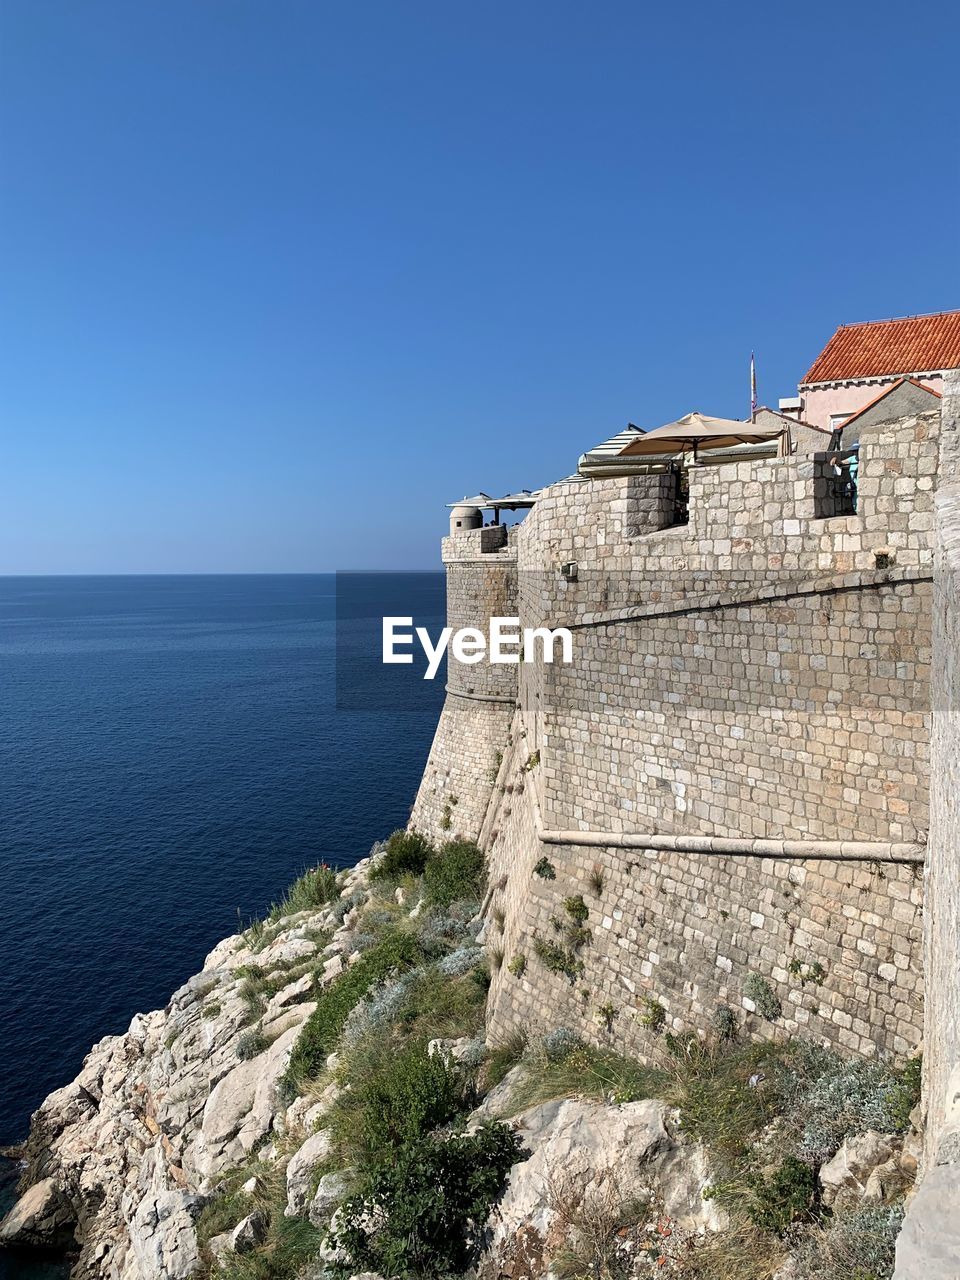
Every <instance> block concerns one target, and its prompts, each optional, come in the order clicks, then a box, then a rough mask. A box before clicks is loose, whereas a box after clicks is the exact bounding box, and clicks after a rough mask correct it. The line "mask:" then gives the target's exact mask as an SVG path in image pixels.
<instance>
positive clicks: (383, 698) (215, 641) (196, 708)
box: [0, 573, 444, 1277]
mask: <svg viewBox="0 0 960 1280" xmlns="http://www.w3.org/2000/svg"><path fill="white" fill-rule="evenodd" d="M399 581H400V585H399V586H398V576H397V575H384V576H383V578H382V579H381V578H380V577H379V575H378V576H376V577H374V576H371V575H364V577H363V579H362V582H363V586H364V594H365V596H366V597H367V598H368V600H369V604H370V608H369V610H368V612H370V613H376V612H377V611H378V609H379V606H380V600H381V596H382V597H383V599H384V600H389V607H384V608H383V609H382V610H380V612H383V613H387V612H405V613H414V614H416V615H417V621H418V623H419V622H420V621H421V620H423V621H424V622H425V623H426V624H427V625H429V626H430V628H431V631H432V630H433V629H434V627H435V625H437V624H439V622H440V619H441V616H442V613H443V608H444V604H443V576H442V574H439V573H437V574H418V575H403V576H402V579H401V580H399ZM398 595H402V596H403V597H404V598H405V599H407V600H410V601H412V602H413V603H410V604H408V606H407V607H405V608H402V609H401V608H399V607H398V604H399V601H398ZM356 612H357V610H355V609H354V610H351V613H356ZM359 612H361V613H362V612H364V611H363V610H359ZM377 626H379V620H377ZM336 633H337V628H336V626H335V616H334V578H333V576H332V575H317V576H291V577H287V576H277V577H271V576H268V577H260V576H257V577H243V576H229V577H181V578H177V577H149V578H32V579H31V578H12V579H11V578H7V579H0V938H2V943H3V954H4V969H5V972H4V979H3V982H2V984H0V1035H2V1043H3V1049H4V1069H3V1070H2V1071H0V1143H9V1142H14V1141H17V1140H18V1139H20V1138H22V1137H23V1136H24V1134H25V1132H26V1128H27V1124H28V1120H29V1116H30V1113H31V1111H32V1110H33V1109H34V1108H35V1107H36V1106H37V1104H38V1103H39V1102H40V1101H41V1099H42V1098H43V1097H44V1095H45V1094H46V1093H47V1092H49V1090H51V1089H53V1088H56V1087H58V1086H59V1085H62V1084H64V1083H66V1082H67V1081H68V1080H70V1079H71V1078H72V1077H73V1075H74V1074H75V1073H76V1071H77V1069H78V1068H79V1066H80V1063H81V1060H82V1058H83V1055H84V1054H85V1052H86V1051H87V1050H88V1048H89V1047H90V1045H91V1044H92V1043H93V1042H94V1041H96V1040H98V1039H99V1038H100V1037H101V1036H103V1035H106V1034H108V1033H112V1032H119V1031H123V1030H124V1029H125V1028H126V1026H127V1025H128V1023H129V1021H130V1018H131V1017H132V1015H133V1014H134V1013H136V1012H137V1011H138V1010H146V1009H153V1008H157V1007H159V1006H162V1005H164V1004H165V1003H166V1001H167V999H168V998H169V996H170V994H171V992H172V991H173V990H174V989H175V988H176V987H177V986H178V985H179V984H180V983H181V982H183V981H184V980H185V979H186V978H187V977H188V976H189V975H190V974H192V973H194V972H196V970H197V969H198V967H199V965H200V963H201V961H202V959H203V956H204V954H205V953H206V952H207V951H208V950H209V949H210V948H211V947H212V946H213V945H214V943H216V942H217V941H218V940H219V939H220V938H222V937H223V936H224V935H226V934H228V933H231V932H233V931H234V930H235V929H236V928H237V921H238V916H239V917H240V918H241V919H243V920H244V921H246V920H248V919H249V918H251V917H252V916H254V915H257V914H261V913H262V912H263V911H264V910H265V909H266V908H267V907H268V905H269V904H270V902H271V901H272V900H273V899H275V898H276V897H278V896H279V895H280V893H281V892H282V890H283V889H284V888H285V886H286V885H287V884H288V883H289V882H290V881H291V880H292V879H293V878H294V877H295V876H297V875H298V874H299V872H300V871H301V870H302V869H303V868H304V867H305V866H306V865H308V864H310V863H313V862H316V861H317V860H319V859H326V860H328V861H330V862H333V863H336V864H341V865H345V864H351V863H353V862H354V861H356V859H357V858H359V857H362V856H364V855H365V854H366V853H367V852H368V850H369V848H370V845H371V843H372V842H373V841H374V840H375V839H378V838H380V837H382V836H383V835H384V834H387V833H389V832H390V831H391V830H393V829H394V828H395V827H397V826H398V825H401V824H402V823H404V822H405V821H406V819H407V816H408V814H409V810H410V805H411V803H412V801H413V797H414V794H415V792H416V787H417V783H418V781H419V777H420V773H421V770H422V768H423V765H424V762H425V760H426V756H427V752H428V750H429V747H430V741H431V738H432V735H433V731H434V728H435V726H436V720H437V716H438V714H439V710H440V705H441V702H442V699H443V681H442V679H441V678H438V679H437V680H435V681H433V682H425V681H422V680H418V682H417V686H416V690H415V691H413V686H412V685H410V684H409V683H408V684H407V686H406V688H407V690H408V693H407V694H406V696H405V698H403V699H399V700H398V699H396V698H395V697H394V691H395V690H396V689H397V688H398V687H399V686H398V685H397V684H396V681H397V679H399V678H403V677H404V676H405V675H407V676H408V675H409V673H408V672H405V670H404V669H403V668H399V667H389V668H384V667H383V666H381V664H380V663H379V661H378V660H377V655H378V650H377V651H376V653H375V654H374V655H373V656H370V657H369V658H368V657H367V649H368V648H369V646H370V645H371V644H372V643H374V642H376V643H379V641H378V638H377V637H376V636H375V635H374V634H373V629H372V626H371V627H368V628H364V627H363V626H360V627H357V625H356V624H355V621H351V624H350V625H349V626H346V627H344V626H341V628H340V643H341V645H343V644H348V645H351V646H352V647H353V652H352V653H351V654H350V655H349V656H350V657H351V658H352V659H354V660H355V659H356V658H357V651H358V650H360V649H362V653H361V654H360V657H361V661H360V662H359V663H358V662H357V661H352V663H351V670H352V671H353V672H356V670H361V671H364V672H366V675H365V676H364V679H365V680H367V681H368V682H369V689H370V690H371V697H370V698H369V704H370V706H371V707H372V708H373V709H371V710H363V711H338V710H337V709H336V706H335V684H334V659H335V639H336ZM354 678H355V677H354ZM378 682H379V683H378ZM411 698H412V699H413V700H412V701H411ZM410 705H414V706H416V707H418V708H420V709H419V710H415V711H405V710H403V711H398V710H396V707H397V706H410ZM15 1266H16V1264H15V1263H12V1262H11V1260H10V1259H9V1257H7V1258H6V1260H4V1255H2V1254H0V1274H2V1275H5V1276H9V1277H12V1276H15V1275H16V1276H26V1275H28V1274H29V1275H31V1276H33V1277H37V1276H39V1274H40V1272H39V1271H37V1270H36V1269H31V1270H29V1272H28V1270H26V1269H19V1270H14V1269H12V1268H13V1267H15Z"/></svg>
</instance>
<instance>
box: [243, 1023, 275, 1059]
mask: <svg viewBox="0 0 960 1280" xmlns="http://www.w3.org/2000/svg"><path fill="white" fill-rule="evenodd" d="M269 1048H270V1041H269V1040H268V1039H267V1037H266V1036H265V1035H264V1034H263V1031H262V1030H261V1029H260V1028H259V1027H256V1028H255V1029H254V1030H253V1031H245V1032H244V1033H243V1035H242V1036H241V1037H240V1038H239V1040H238V1041H237V1057H238V1058H239V1059H240V1060H241V1061H242V1062H246V1061H248V1060H249V1059H250V1058H256V1057H257V1056H258V1055H259V1054H261V1053H263V1051H264V1050H265V1049H269Z"/></svg>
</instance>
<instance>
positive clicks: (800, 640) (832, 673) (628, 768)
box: [415, 414, 939, 1054]
mask: <svg viewBox="0 0 960 1280" xmlns="http://www.w3.org/2000/svg"><path fill="white" fill-rule="evenodd" d="M938 428H939V415H938V414H928V415H926V416H922V417H914V418H911V419H907V420H904V421H901V422H898V423H896V424H894V425H893V426H892V427H891V428H890V429H889V430H886V429H885V430H877V431H875V432H874V433H872V434H871V438H870V439H869V440H867V441H865V442H864V445H863V449H862V458H861V468H860V502H859V510H858V513H857V515H855V516H848V517H840V518H833V519H822V518H818V517H817V509H818V501H817V499H818V489H817V486H818V482H819V479H820V469H819V468H818V465H817V460H816V459H815V458H811V457H803V456H800V455H794V456H792V457H789V458H776V459H769V460H761V461H757V460H753V461H749V462H746V461H745V462H740V463H736V464H732V465H729V466H724V467H722V468H702V469H695V470H693V471H692V472H691V473H690V477H689V478H690V503H689V523H688V524H687V525H686V526H682V527H665V525H666V524H667V523H668V518H669V516H670V511H669V500H670V496H671V495H670V493H669V492H668V489H667V484H668V480H669V478H665V477H663V476H643V477H637V476H632V477H625V478H618V479H611V480H601V481H593V482H588V483H577V482H568V483H564V484H560V485H556V486H553V487H552V488H550V489H548V490H547V491H545V493H544V494H543V495H542V496H541V498H540V499H539V501H538V502H537V505H536V506H535V508H534V509H533V510H532V512H531V513H530V515H529V516H528V517H527V519H526V520H525V521H524V523H523V524H522V525H520V526H519V528H518V530H517V531H515V533H514V532H512V533H511V541H510V544H509V546H508V548H506V549H505V551H498V552H495V553H493V554H494V555H496V556H503V557H504V561H505V562H506V560H507V558H508V557H509V555H510V553H514V554H515V556H516V565H515V570H514V568H513V566H512V565H511V567H510V569H509V573H511V574H513V573H514V572H515V578H511V579H510V582H511V584H512V589H514V590H515V592H516V595H515V599H516V601H517V610H516V611H517V612H518V613H519V616H520V619H521V623H522V625H525V626H535V625H548V626H551V627H554V626H568V627H570V628H571V630H572V631H573V632H574V665H573V666H572V667H563V666H557V665H555V666H539V667H522V668H520V671H519V687H518V688H517V689H516V692H515V694H514V698H515V704H514V703H511V702H510V701H508V695H498V696H503V698H504V700H503V701H502V702H498V703H495V704H491V703H482V702H479V701H478V700H477V698H476V691H478V690H479V691H480V692H481V694H483V693H485V692H486V691H487V690H489V689H493V688H494V687H495V686H494V685H493V684H490V685H487V684H485V683H483V682H482V681H483V679H485V677H483V678H481V676H480V675H479V673H478V672H477V670H476V668H473V669H472V670H471V672H470V674H469V676H465V675H464V674H463V673H461V674H460V675H459V676H457V677H456V678H455V679H456V682H457V687H458V688H459V689H460V690H461V691H463V692H466V690H467V688H468V687H469V688H471V689H473V690H474V700H473V702H472V703H470V702H469V700H468V699H466V698H451V699H450V700H449V702H448V708H447V710H446V711H445V712H444V721H446V722H447V723H444V721H442V722H441V729H440V730H439V731H438V742H437V744H435V749H434V753H433V755H432V756H431V766H430V768H428V776H427V778H425V782H424V787H423V788H421V796H420V798H418V814H415V819H417V818H418V815H419V818H420V820H421V821H422V823H423V824H429V823H432V824H435V823H436V822H437V820H438V818H437V814H438V804H439V803H440V801H441V800H442V797H443V794H444V789H445V787H446V786H447V785H448V777H449V776H452V774H447V775H444V774H443V772H442V771H443V770H444V769H446V770H448V771H449V770H453V771H456V770H459V774H458V779H459V782H458V785H460V786H461V787H462V788H463V789H464V790H466V789H467V788H470V787H471V779H472V780H473V783H472V790H471V792H470V796H469V800H468V801H467V807H466V808H464V809H462V810H461V808H460V806H461V805H462V804H464V794H463V793H462V792H457V793H456V794H457V795H458V805H457V806H456V811H457V816H458V818H459V816H460V814H461V813H462V814H464V815H466V814H468V813H469V815H470V817H471V829H472V827H473V826H476V827H477V829H479V830H480V832H481V834H480V839H481V843H482V844H483V846H484V848H485V849H486V850H487V851H488V854H489V858H490V864H491V880H492V884H493V885H494V890H493V893H492V899H491V903H490V909H489V912H488V930H489V934H488V940H490V941H491V943H492V954H493V955H494V957H495V960H496V959H498V958H502V963H501V965H500V968H499V969H498V971H497V973H496V974H495V977H494V981H493V984H492V987H491V997H490V1004H489V1019H490V1031H491V1034H492V1035H493V1036H494V1038H499V1037H502V1036H504V1035H506V1034H509V1033H511V1032H513V1031H520V1030H523V1031H527V1032H530V1031H545V1030H548V1029H550V1028H551V1027H555V1026H557V1025H560V1024H565V1025H569V1026H573V1027H576V1028H577V1029H578V1030H579V1031H580V1032H581V1033H582V1034H585V1035H589V1036H590V1037H592V1038H593V1039H595V1040H597V1041H599V1042H606V1043H612V1044H616V1045H619V1046H620V1047H630V1048H633V1049H636V1050H637V1051H640V1052H646V1051H649V1050H650V1048H651V1046H652V1042H653V1041H652V1034H651V1029H650V1028H649V1027H647V1026H645V1025H644V1019H645V1018H647V1020H649V1015H650V1011H651V1009H652V1008H653V1007H654V1006H655V1007H656V1008H658V1009H659V1008H660V1007H662V1009H663V1010H664V1017H665V1018H666V1020H667V1025H669V1026H673V1027H675V1028H678V1029H679V1028H688V1029H697V1030H702V1029H705V1028H707V1027H709V1026H710V1024H711V1022H712V1020H713V1018H714V1017H715V1014H716V1010H717V1008H718V1007H719V1006H726V1007H729V1008H730V1009H731V1010H732V1011H733V1016H735V1017H736V1018H737V1019H738V1020H741V1021H743V1022H744V1023H745V1025H746V1027H747V1029H748V1030H751V1031H754V1030H760V1029H761V1028H763V1029H764V1030H766V1031H769V1030H770V1029H771V1027H774V1028H776V1029H779V1031H781V1032H782V1033H793V1032H802V1033H803V1034H806V1035H811V1036H814V1037H816V1038H818V1039H821V1040H823V1041H825V1042H829V1043H832V1044H835V1045H837V1046H839V1047H841V1048H845V1049H849V1050H851V1051H857V1052H863V1053H869V1052H873V1051H876V1050H877V1049H881V1050H884V1051H890V1052H894V1053H898V1054H903V1053H908V1052H910V1051H912V1050H913V1049H914V1048H915V1047H916V1045H917V1043H918V1041H919V1038H920V1034H921V1019H922V998H921V997H922V992H921V987H922V980H921V951H922V941H921V922H920V912H921V906H922V903H921V898H922V882H921V879H920V868H921V865H922V857H923V855H922V847H921V842H922V840H923V837H924V835H925V832H926V828H927V822H928V786H929V761H928V747H929V737H930V714H929V705H930V695H929V680H930V611H931V606H930V598H931V579H932V573H933V567H932V566H933V503H934V488H935V485H936V472H937V438H938ZM469 537H470V535H468V538H469ZM488 555H489V553H488ZM445 559H446V560H447V563H448V567H449V569H450V572H451V582H452V583H453V585H454V598H455V599H456V598H458V597H459V598H460V599H461V601H462V604H461V605H460V606H457V609H458V610H459V613H460V615H462V616H464V617H466V616H467V615H469V613H470V611H471V610H476V609H477V608H478V601H479V600H480V598H481V597H482V596H483V595H484V592H486V593H487V597H489V596H490V593H491V592H493V595H494V596H496V593H497V591H498V590H500V589H501V587H498V586H494V585H493V583H494V578H493V577H489V578H484V579H481V583H486V584H487V585H486V586H485V587H481V588H477V587H476V586H474V587H472V588H467V587H465V586H464V585H463V584H465V583H466V581H467V579H466V578H465V577H464V578H461V576H460V575H461V573H463V572H464V571H465V570H466V569H470V571H471V572H473V571H474V568H475V562H476V561H478V560H481V559H485V572H486V573H487V574H492V573H493V574H495V572H496V571H497V567H496V566H492V561H491V560H490V559H486V558H484V557H483V556H482V553H480V552H478V551H477V549H476V548H474V547H473V545H472V543H470V544H468V542H467V541H461V540H460V536H459V535H458V538H457V539H448V540H447V541H446V542H445ZM571 563H573V564H574V565H575V571H574V572H571V571H570V570H569V568H567V569H564V568H563V566H569V565H570V564H571ZM500 572H503V570H502V569H501V570H500ZM503 581H505V580H504V579H501V580H500V583H501V586H502V583H503ZM509 589H510V588H508V594H509ZM497 598H498V599H502V598H504V597H502V596H501V597H497ZM505 612H512V610H505ZM475 616H476V615H475ZM503 671H509V672H512V673H516V671H517V669H516V668H501V669H498V671H497V673H496V675H492V676H491V677H490V679H491V680H492V681H496V680H499V679H500V678H501V674H502V672H503ZM463 680H469V681H470V682H471V683H470V684H469V686H467V685H465V684H463V683H462V681H463ZM453 685H454V678H452V679H451V687H453ZM496 687H497V688H498V689H500V688H501V687H502V686H499V685H497V686H496ZM487 696H490V695H489V694H487ZM454 702H456V703H458V704H463V705H462V706H458V709H457V710H454V709H453V703H454ZM514 705H516V710H514ZM481 706H484V707H490V706H496V707H498V708H499V712H498V715H497V718H496V724H495V725H493V724H491V723H488V722H486V721H484V720H483V715H484V713H481V712H479V711H478V710H477V708H479V707H481ZM471 707H472V708H473V709H472V710H471V709H470V708H471ZM494 738H498V739H499V741H498V744H497V746H496V747H495V748H494V747H493V740H494ZM478 744H479V745H478ZM498 750H499V751H502V752H503V753H504V754H503V758H502V760H501V759H500V758H499V757H498V756H497V755H496V751H498ZM478 751H479V752H480V754H481V755H482V754H483V753H484V752H487V753H489V755H491V756H492V757H493V761H494V764H495V765H498V769H497V780H496V783H495V784H494V783H493V782H492V781H491V779H492V769H491V768H490V767H488V771H487V773H486V774H485V775H484V776H483V777H482V778H481V772H482V771H481V769H480V768H479V764H478V756H477V752H478ZM439 812H440V813H441V814H442V808H441V809H440V810H439ZM478 817H479V821H476V819H477V818H478ZM718 840H727V841H728V842H729V840H739V841H758V840H759V841H764V842H767V843H765V844H764V845H763V846H762V847H760V848H759V849H758V848H755V847H754V846H753V845H752V844H751V845H750V846H749V848H747V849H741V848H739V846H738V848H737V850H736V851H731V849H730V848H729V847H718V846H717V844H716V842H717V841H718ZM784 840H788V841H798V842H803V843H802V844H800V845H797V846H791V848H790V850H789V851H788V852H789V854H790V856H760V855H761V854H771V849H772V847H773V846H772V845H771V842H774V844H775V842H780V841H784ZM645 841H646V842H648V843H645ZM684 841H686V842H687V843H686V844H684ZM697 841H700V845H699V846H698V845H697V843H696V842H697ZM838 841H860V842H867V847H866V848H865V847H864V846H863V845H858V846H857V847H856V850H855V851H854V856H850V850H849V849H848V848H847V847H846V846H844V848H843V849H841V848H840V847H839V846H838V845H837V844H836V842H838ZM691 842H692V843H691ZM825 842H826V843H825ZM774 851H775V852H779V853H780V854H781V855H783V854H784V850H783V849H782V847H780V846H779V845H776V848H775V849H774ZM542 859H546V860H547V861H548V862H549V863H550V864H551V865H552V867H553V871H554V878H552V879H551V878H544V877H543V876H541V875H539V874H537V871H536V868H537V866H538V864H539V863H541V860H542ZM594 866H596V867H597V869H598V875H599V876H600V878H601V879H602V889H601V891H600V892H599V893H597V892H596V887H595V883H594V880H595V877H594V876H593V874H592V872H593V868H594ZM541 869H542V868H541ZM577 894H582V895H583V897H584V900H585V902H586V904H587V907H588V911H589V916H588V920H587V928H588V929H589V932H590V941H589V942H587V943H585V944H584V945H582V946H581V947H580V948H579V950H578V952H577V957H576V962H577V964H578V965H579V964H580V963H582V966H583V968H582V971H578V972H577V973H576V974H575V975H574V977H573V980H571V978H570V976H568V975H566V976H565V975H564V974H562V973H558V972H555V971H553V970H552V969H551V967H550V965H549V963H546V964H545V963H544V961H543V960H542V959H538V957H537V955H536V939H537V938H539V939H540V950H541V951H542V952H543V953H544V955H545V956H546V957H547V959H548V960H549V958H550V947H549V946H545V945H544V944H553V947H554V949H555V948H556V946H558V945H559V946H560V947H564V946H565V945H566V937H567V931H568V926H569V924H570V920H569V918H568V915H567V913H566V912H565V908H564V901H565V899H567V898H569V897H571V896H575V895H577ZM521 956H522V957H524V962H525V967H523V966H524V962H521V961H520V960H518V959H516V958H517V957H521ZM512 960H516V962H515V963H514V964H513V966H512V969H511V961H512ZM520 968H522V969H523V971H522V972H521V973H518V972H517V970H518V969H520ZM751 974H753V975H755V978H760V979H762V980H763V981H764V982H765V983H767V984H768V985H769V988H770V993H771V999H775V1000H777V1001H779V1003H780V1006H781V1010H782V1012H781V1013H780V1015H779V1016H778V1017H777V1018H776V1019H775V1020H774V1021H772V1022H771V1021H770V1020H767V1021H766V1022H764V1020H763V1019H762V1018H761V1016H760V1013H759V1012H758V1011H757V1010H756V1009H754V1008H753V1006H752V1003H751V1000H750V996H749V987H747V988H746V989H745V987H744V984H745V983H746V982H747V979H748V978H749V976H750V975H751ZM648 1002H652V1003H648ZM599 1009H607V1010H608V1011H611V1010H612V1021H611V1023H610V1025H609V1027H608V1026H607V1025H606V1024H605V1023H604V1019H603V1018H602V1017H601V1016H600V1015H599V1014H598V1012H597V1011H598V1010H599ZM601 1024H603V1025H601Z"/></svg>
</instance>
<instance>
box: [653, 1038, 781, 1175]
mask: <svg viewBox="0 0 960 1280" xmlns="http://www.w3.org/2000/svg"><path fill="white" fill-rule="evenodd" d="M663 1042H664V1045H665V1047H666V1049H667V1051H668V1052H669V1054H670V1056H671V1059H672V1067H673V1069H672V1079H671V1081H670V1083H669V1085H668V1086H667V1088H666V1089H665V1091H664V1092H663V1093H662V1094H660V1095H659V1096H660V1097H662V1098H663V1099H664V1101H665V1102H669V1103H671V1104H672V1105H673V1106H675V1107H677V1108H678V1110H679V1111H680V1120H681V1124H682V1125H683V1128H684V1129H685V1130H686V1131H687V1132H688V1133H689V1134H690V1135H691V1136H692V1137H694V1138H696V1139H698V1140H699V1141H701V1142H704V1143H706V1144H707V1146H709V1147H711V1148H712V1150H713V1152H714V1154H715V1155H716V1156H717V1157H718V1163H719V1164H720V1165H721V1166H724V1165H726V1166H729V1165H732V1164H735V1163H737V1162H738V1161H740V1160H741V1159H742V1158H743V1155H744V1151H745V1149H746V1147H747V1145H748V1144H749V1143H750V1142H751V1141H752V1140H753V1138H754V1137H755V1136H756V1134H757V1133H758V1132H759V1131H760V1130H761V1129H762V1128H763V1126H764V1125H765V1124H767V1123H769V1121H770V1120H771V1119H772V1118H773V1116H774V1114H775V1113H776V1110H777V1102H778V1097H777V1090H776V1087H775V1085H774V1084H773V1082H772V1081H769V1080H766V1077H767V1076H769V1075H771V1074H774V1073H775V1070H776V1067H777V1065H778V1063H779V1057H778V1054H779V1050H778V1049H777V1048H776V1046H774V1045H771V1044H748V1045H743V1046H735V1045H731V1044H730V1043H729V1042H721V1043H720V1044H718V1045H716V1046H714V1047H711V1046H710V1045H707V1044H704V1043H703V1042H702V1041H700V1040H699V1039H698V1038H697V1037H696V1036H695V1035H672V1034H671V1033H670V1032H667V1034H666V1035H665V1036H664V1038H663Z"/></svg>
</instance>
